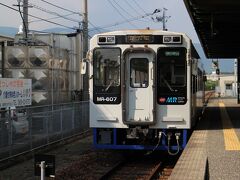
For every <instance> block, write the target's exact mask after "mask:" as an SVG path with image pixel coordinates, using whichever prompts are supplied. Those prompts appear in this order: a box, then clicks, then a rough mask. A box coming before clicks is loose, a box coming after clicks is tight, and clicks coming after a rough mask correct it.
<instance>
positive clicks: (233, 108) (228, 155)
mask: <svg viewBox="0 0 240 180" xmlns="http://www.w3.org/2000/svg"><path fill="white" fill-rule="evenodd" d="M169 179H171V180H175V179H177V180H180V179H191V180H192V179H213V180H215V179H226V180H230V179H231V180H235V179H236V180H239V179H240V105H239V104H237V99H227V98H210V99H209V102H208V104H207V107H206V109H205V112H204V116H203V118H202V119H201V120H200V122H199V123H198V125H197V127H196V130H194V132H193V134H192V136H191V138H190V140H189V142H188V144H187V147H186V149H185V150H184V151H183V153H182V155H181V157H180V158H179V160H178V162H177V164H176V166H175V167H174V169H173V172H172V174H171V176H170V178H169Z"/></svg>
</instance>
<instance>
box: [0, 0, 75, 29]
mask: <svg viewBox="0 0 240 180" xmlns="http://www.w3.org/2000/svg"><path fill="white" fill-rule="evenodd" d="M0 5H2V6H4V7H7V8H9V9H11V10H14V11H16V12H18V10H17V9H15V8H12V7H10V6H8V5H6V4H4V3H1V2H0ZM22 13H23V12H22ZM23 14H24V13H23ZM27 15H28V16H30V17H33V18H36V19H39V20H42V21H45V22H48V23H51V24H55V25H58V26H62V27H65V28H67V29H72V30H76V28H73V27H69V26H65V25H63V24H59V23H56V22H53V21H49V20H47V19H43V18H40V17H37V16H34V15H31V14H29V13H27Z"/></svg>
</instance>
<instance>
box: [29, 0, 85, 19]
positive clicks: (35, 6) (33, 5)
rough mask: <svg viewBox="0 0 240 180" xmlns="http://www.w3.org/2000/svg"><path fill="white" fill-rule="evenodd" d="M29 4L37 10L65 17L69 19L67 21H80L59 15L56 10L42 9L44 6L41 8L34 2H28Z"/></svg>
mask: <svg viewBox="0 0 240 180" xmlns="http://www.w3.org/2000/svg"><path fill="white" fill-rule="evenodd" d="M29 5H31V6H32V7H34V8H36V9H38V10H40V11H43V12H46V13H48V14H52V15H56V16H58V17H60V18H63V19H66V20H69V21H72V22H77V23H80V21H79V20H76V19H72V18H68V17H65V16H64V15H61V14H59V13H57V12H53V11H49V10H47V9H44V8H42V7H40V6H37V5H35V4H32V3H29Z"/></svg>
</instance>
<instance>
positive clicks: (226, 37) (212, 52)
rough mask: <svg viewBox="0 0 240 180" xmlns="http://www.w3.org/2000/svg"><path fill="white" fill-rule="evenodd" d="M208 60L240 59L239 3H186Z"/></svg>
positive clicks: (194, 0)
mask: <svg viewBox="0 0 240 180" xmlns="http://www.w3.org/2000/svg"><path fill="white" fill-rule="evenodd" d="M184 3H185V5H186V8H187V10H188V13H189V15H190V17H191V19H192V22H193V25H194V27H195V29H196V32H197V34H198V37H199V39H200V42H201V44H202V46H203V49H204V52H205V54H206V56H207V58H237V57H240V1H239V0H184Z"/></svg>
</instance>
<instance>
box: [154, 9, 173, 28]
mask: <svg viewBox="0 0 240 180" xmlns="http://www.w3.org/2000/svg"><path fill="white" fill-rule="evenodd" d="M167 10H168V9H167V8H163V15H162V16H157V17H156V18H152V20H153V21H155V22H162V29H163V31H167V28H166V22H167V21H168V19H169V18H170V17H171V16H166V11H167ZM160 11H161V10H159V9H156V10H155V11H154V13H157V12H160Z"/></svg>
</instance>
